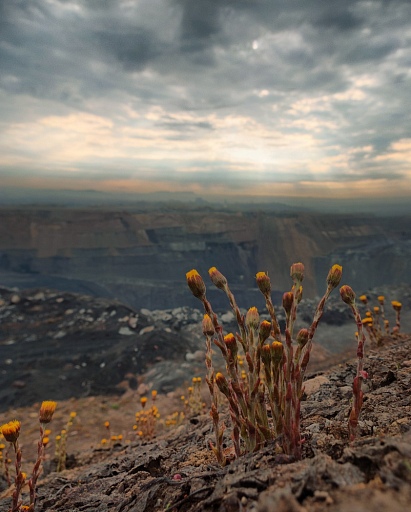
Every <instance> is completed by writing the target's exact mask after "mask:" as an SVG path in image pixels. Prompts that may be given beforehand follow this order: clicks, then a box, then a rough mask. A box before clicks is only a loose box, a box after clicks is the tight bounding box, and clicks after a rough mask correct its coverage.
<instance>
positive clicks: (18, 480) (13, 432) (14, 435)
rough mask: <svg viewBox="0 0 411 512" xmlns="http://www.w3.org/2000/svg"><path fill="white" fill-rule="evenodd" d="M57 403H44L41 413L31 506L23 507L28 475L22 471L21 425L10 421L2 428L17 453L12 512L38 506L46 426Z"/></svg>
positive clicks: (31, 481) (30, 487) (30, 488)
mask: <svg viewBox="0 0 411 512" xmlns="http://www.w3.org/2000/svg"><path fill="white" fill-rule="evenodd" d="M56 406H57V403H56V402H53V401H51V400H46V401H44V402H42V404H41V407H40V411H39V422H40V439H39V441H38V444H37V460H36V462H35V464H34V467H33V471H32V475H31V478H30V479H29V481H28V486H29V490H30V504H29V505H23V504H22V500H21V497H20V495H21V491H22V489H23V486H24V484H25V483H26V477H27V475H26V474H25V473H24V472H23V471H22V470H21V460H22V452H21V448H20V445H19V436H20V428H21V423H20V421H17V420H12V421H9V422H8V423H5V424H4V425H2V426H1V427H0V431H1V433H2V434H3V436H4V439H5V440H6V441H7V442H9V443H10V444H11V445H12V446H13V449H14V453H15V477H14V491H13V495H12V502H11V509H10V511H11V512H21V511H23V510H26V511H29V512H33V511H34V507H35V504H36V484H37V480H38V478H39V476H40V474H41V465H42V462H43V459H44V446H45V444H46V443H45V442H44V440H45V430H46V429H45V426H46V425H47V424H48V423H50V422H51V420H52V418H53V414H54V411H55V410H56Z"/></svg>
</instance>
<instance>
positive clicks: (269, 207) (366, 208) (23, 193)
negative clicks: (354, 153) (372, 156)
mask: <svg viewBox="0 0 411 512" xmlns="http://www.w3.org/2000/svg"><path fill="white" fill-rule="evenodd" d="M19 205H21V206H27V205H30V206H57V207H86V206H87V207H108V206H118V207H120V206H127V207H130V208H140V207H141V206H144V207H145V208H156V207H159V206H164V205H167V206H169V207H175V206H177V207H179V208H188V209H192V208H200V207H209V208H212V209H217V210H221V209H223V210H230V211H260V210H263V211H268V212H284V213H290V212H304V211H306V212H320V213H328V212H330V213H368V214H374V215H379V216H387V215H406V214H411V197H402V198H384V199H381V198H355V199H329V198H317V197H272V196H259V197H256V196H247V195H238V196H224V195H210V196H202V195H198V194H193V193H191V192H170V191H164V190H159V191H157V192H152V193H134V192H133V193H131V192H104V191H99V190H93V189H88V190H72V189H30V188H18V187H4V188H2V189H0V206H19Z"/></svg>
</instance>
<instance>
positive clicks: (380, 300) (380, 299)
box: [377, 295, 385, 305]
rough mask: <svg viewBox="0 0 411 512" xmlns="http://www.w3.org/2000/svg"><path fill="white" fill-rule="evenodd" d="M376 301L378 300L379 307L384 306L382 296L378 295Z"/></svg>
mask: <svg viewBox="0 0 411 512" xmlns="http://www.w3.org/2000/svg"><path fill="white" fill-rule="evenodd" d="M377 299H378V302H379V303H380V304H381V305H384V300H385V297H384V295H378V297H377Z"/></svg>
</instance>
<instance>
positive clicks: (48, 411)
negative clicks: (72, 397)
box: [39, 400, 57, 423]
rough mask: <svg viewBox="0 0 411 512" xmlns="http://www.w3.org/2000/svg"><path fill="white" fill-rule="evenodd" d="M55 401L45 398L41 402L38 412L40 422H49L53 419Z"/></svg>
mask: <svg viewBox="0 0 411 512" xmlns="http://www.w3.org/2000/svg"><path fill="white" fill-rule="evenodd" d="M56 407H57V402H53V401H52V400H46V401H45V402H43V403H42V404H41V407H40V412H39V420H40V423H50V421H51V420H52V419H53V414H54V411H55V410H56Z"/></svg>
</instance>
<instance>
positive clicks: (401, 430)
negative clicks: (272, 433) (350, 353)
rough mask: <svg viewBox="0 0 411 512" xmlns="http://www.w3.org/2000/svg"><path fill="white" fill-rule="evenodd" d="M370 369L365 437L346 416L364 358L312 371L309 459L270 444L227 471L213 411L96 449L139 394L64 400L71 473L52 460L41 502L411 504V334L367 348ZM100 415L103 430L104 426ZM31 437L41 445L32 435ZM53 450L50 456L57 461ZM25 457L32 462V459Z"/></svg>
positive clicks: (261, 510)
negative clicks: (217, 450) (72, 418)
mask: <svg viewBox="0 0 411 512" xmlns="http://www.w3.org/2000/svg"><path fill="white" fill-rule="evenodd" d="M365 368H366V370H367V371H368V374H369V379H368V380H367V382H366V384H365V386H364V388H365V389H364V391H365V399H364V405H363V411H362V417H361V421H360V436H359V438H358V440H357V441H355V442H354V443H351V444H350V443H349V442H348V439H347V416H348V412H349V408H350V398H351V383H352V378H353V375H354V374H355V360H350V361H348V362H345V363H341V364H339V365H337V366H334V367H333V368H331V369H330V370H327V371H319V372H316V373H311V374H310V375H309V377H308V381H307V384H306V396H305V399H304V402H303V407H302V418H303V421H302V434H303V438H304V445H303V446H304V458H303V460H301V461H294V460H292V459H289V458H287V457H285V456H284V455H282V454H281V453H278V451H277V450H276V449H275V446H274V444H269V445H268V446H266V447H264V448H263V449H262V450H261V451H260V452H258V453H256V454H252V455H247V456H244V457H242V458H240V459H238V460H236V461H234V462H232V463H231V464H230V465H228V466H226V467H224V468H222V467H219V466H218V465H217V464H216V461H215V459H214V457H213V454H212V453H211V452H210V450H209V449H208V447H207V444H208V440H209V439H212V432H211V424H210V419H209V416H208V414H203V415H195V416H192V417H190V418H189V420H187V421H185V422H183V423H182V424H181V425H180V426H178V427H175V428H173V429H171V430H165V429H163V430H161V429H160V431H159V433H158V435H157V437H156V438H154V439H153V440H151V441H144V442H142V441H140V440H136V438H135V437H130V439H126V437H124V440H123V441H122V442H118V443H114V444H113V445H112V446H109V447H102V446H101V445H98V444H95V445H94V447H93V439H94V440H95V438H96V437H97V435H98V434H100V435H101V434H102V433H103V426H102V424H101V422H102V418H109V419H110V422H111V424H112V425H113V426H114V425H116V427H117V428H118V427H119V425H120V423H121V422H123V424H124V422H125V420H127V422H129V421H130V423H129V425H130V424H131V421H132V416H133V414H134V411H135V405H136V396H135V395H132V393H130V394H129V395H128V397H124V396H123V398H122V400H120V401H119V402H118V407H117V408H112V407H110V404H111V405H113V403H114V400H113V398H111V399H110V400H107V399H106V400H102V399H101V398H95V397H89V398H83V399H80V400H72V401H69V402H66V403H65V402H62V403H59V406H58V410H57V411H56V417H55V419H54V420H53V424H55V425H53V428H55V426H56V427H57V425H61V423H62V421H63V420H64V417H66V418H67V416H68V412H69V411H70V410H71V409H73V408H75V409H77V414H78V419H77V420H76V423H75V425H74V427H73V434H74V435H72V436H70V438H69V444H68V452H69V458H68V461H69V469H66V470H65V471H63V472H60V473H56V472H53V471H50V469H52V468H53V465H52V464H51V462H50V460H46V462H45V474H44V475H43V477H42V478H41V480H40V482H39V489H38V502H37V505H36V510H37V511H46V510H47V511H49V512H57V511H63V510H64V511H70V512H77V511H78V512H80V511H103V512H104V511H113V512H114V511H115V512H131V511H133V512H144V511H146V512H148V511H169V510H176V511H193V512H194V511H210V512H211V511H221V512H223V511H224V512H231V511H243V512H245V511H249V512H252V511H253V512H257V511H258V512H268V511H272V510H276V511H282V512H317V511H318V512H319V511H333V512H352V511H356V512H366V511H369V510H376V511H387V510H390V512H397V511H398V512H400V511H401V512H403V511H404V510H408V509H409V503H410V499H411V396H410V393H409V389H410V386H411V338H410V337H407V336H401V337H400V338H397V339H389V338H387V339H385V340H384V344H383V346H382V347H379V348H378V349H375V350H369V351H368V355H367V361H366V365H365ZM159 400H160V401H159V403H158V404H159V409H160V411H162V410H166V409H167V408H168V409H169V410H171V409H173V408H174V407H175V404H176V401H175V397H172V396H171V397H170V396H169V397H167V396H160V397H159ZM133 406H134V407H133ZM36 410H37V409H36V408H35V407H34V408H33V407H32V408H29V409H24V410H16V411H13V413H15V414H16V416H18V417H22V418H23V419H24V421H23V427H22V434H21V438H22V442H23V443H24V442H26V446H23V452H24V453H27V456H26V457H25V456H23V458H24V459H25V460H28V459H29V458H30V455H29V452H30V450H29V448H31V451H32V452H33V447H34V442H35V437H36V435H35V430H36V429H35V427H34V426H33V425H34V423H35V416H36ZM98 413H99V414H100V420H99V421H100V425H99V426H97V425H96V424H95V421H96V417H98V416H99V414H98ZM227 422H228V418H227ZM29 425H30V426H29ZM26 426H27V428H26V430H25V429H24V428H25V427H26ZM130 430H131V429H130V428H129V431H130ZM130 436H131V434H130ZM29 437H31V438H32V442H28V438H29ZM25 438H26V441H25V440H24V439H25ZM228 442H229V440H228V439H227V443H228ZM52 458H53V455H52V453H49V455H48V459H52ZM24 464H26V466H29V464H28V462H24ZM24 469H25V470H27V469H29V468H26V467H25V468H24ZM49 471H50V472H49ZM3 487H5V485H4V482H3ZM10 493H11V491H10V489H5V490H4V491H3V494H2V499H1V500H0V511H1V512H3V511H4V512H6V511H7V510H8V507H9V504H10ZM26 495H27V494H26V490H25V496H26ZM26 499H27V498H26Z"/></svg>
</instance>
